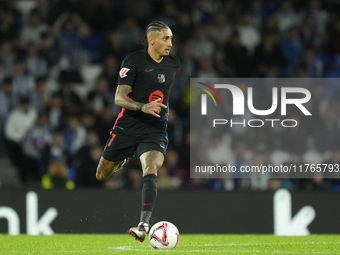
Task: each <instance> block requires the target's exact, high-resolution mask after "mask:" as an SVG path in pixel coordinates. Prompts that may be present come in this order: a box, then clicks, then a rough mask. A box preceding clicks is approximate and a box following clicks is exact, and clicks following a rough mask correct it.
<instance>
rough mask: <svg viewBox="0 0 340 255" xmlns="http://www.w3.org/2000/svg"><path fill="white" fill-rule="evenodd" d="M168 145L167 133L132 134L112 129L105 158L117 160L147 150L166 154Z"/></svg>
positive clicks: (134, 155) (135, 155)
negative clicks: (116, 131)
mask: <svg viewBox="0 0 340 255" xmlns="http://www.w3.org/2000/svg"><path fill="white" fill-rule="evenodd" d="M167 147H168V134H167V133H161V132H160V133H152V134H146V135H139V136H131V135H126V134H123V133H114V132H113V131H112V130H111V133H110V136H109V139H108V140H107V143H106V145H105V148H104V151H103V155H102V156H103V158H104V159H106V160H108V161H112V162H116V161H119V160H122V159H125V158H128V157H138V158H139V156H140V155H142V154H143V153H144V152H147V151H154V150H156V151H160V152H161V153H163V154H164V156H165V154H166V150H167Z"/></svg>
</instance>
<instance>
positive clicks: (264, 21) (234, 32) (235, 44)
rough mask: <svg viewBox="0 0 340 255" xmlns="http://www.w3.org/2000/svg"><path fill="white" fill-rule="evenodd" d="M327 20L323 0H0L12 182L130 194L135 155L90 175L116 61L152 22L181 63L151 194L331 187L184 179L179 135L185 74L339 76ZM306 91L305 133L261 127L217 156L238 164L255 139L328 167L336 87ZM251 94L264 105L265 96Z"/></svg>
mask: <svg viewBox="0 0 340 255" xmlns="http://www.w3.org/2000/svg"><path fill="white" fill-rule="evenodd" d="M339 14H340V2H339V1H334V0H324V1H320V0H308V1H304V0H291V1H289V0H283V1H276V0H275V1H274V0H238V1H234V0H195V1H192V0H176V1H170V0H138V1H133V0H86V1H80V0H30V1H26V0H8V1H0V131H1V134H2V135H1V138H0V139H1V140H0V147H1V148H0V151H1V154H2V156H3V157H8V158H9V159H10V160H11V162H12V164H13V166H15V168H16V169H17V173H18V178H20V180H21V183H22V185H32V183H33V184H34V185H37V184H39V185H42V186H43V187H44V188H52V187H64V186H65V187H66V188H68V189H73V188H74V187H76V188H78V187H105V188H108V189H122V188H133V189H139V188H140V186H141V169H140V166H139V165H138V160H133V161H131V162H130V163H129V165H128V167H127V168H126V169H125V170H124V171H122V172H120V173H119V174H117V175H114V176H112V177H111V178H110V179H109V180H108V181H106V182H104V183H101V182H98V181H97V180H96V179H95V170H96V167H97V163H98V161H99V159H100V156H101V152H102V149H103V146H104V145H105V143H106V139H107V137H108V134H109V131H110V129H111V127H112V125H113V123H114V121H115V118H116V117H117V115H118V113H119V111H120V109H119V107H117V106H115V104H114V93H115V90H116V86H117V75H118V71H119V68H120V63H121V61H122V60H123V59H124V57H125V56H126V55H127V54H128V53H130V52H132V51H134V50H138V49H141V48H142V46H141V45H140V44H139V42H140V41H141V40H142V39H143V35H144V31H143V30H144V28H145V26H146V25H147V24H148V23H149V22H150V21H151V20H162V21H164V22H166V23H167V24H168V25H169V26H170V28H171V29H172V31H173V34H174V39H173V40H174V41H173V45H174V46H173V49H172V54H176V55H177V56H179V58H180V59H181V66H180V69H179V70H178V73H177V76H176V79H175V81H174V84H173V88H172V95H171V101H170V112H171V114H170V117H169V138H170V145H169V149H168V153H167V157H166V160H165V163H164V166H163V167H162V168H161V169H160V170H159V173H158V187H159V188H160V189H193V188H204V189H216V190H276V189H278V188H279V187H286V188H288V189H290V190H308V191H312V190H340V187H339V184H338V181H337V180H326V179H323V178H322V177H318V176H316V177H315V178H314V179H305V180H302V179H294V180H283V179H264V180H262V181H252V180H241V181H240V180H221V179H217V180H209V179H207V180H197V179H190V175H189V161H190V160H189V159H190V153H189V141H190V140H193V139H199V138H198V137H194V135H191V134H190V132H189V105H190V98H189V78H190V77H199V78H205V77H207V78H209V77H211V78H215V77H315V78H316V77H340V15H339ZM310 89H311V91H312V96H313V100H312V104H311V107H312V109H313V113H314V114H316V115H317V116H318V120H320V121H319V122H318V123H315V125H314V124H313V127H316V128H315V129H312V128H311V126H310V125H308V123H303V124H302V125H301V126H299V128H295V129H291V132H287V133H284V134H283V135H282V136H276V135H275V134H272V133H270V132H271V131H270V130H269V131H268V130H267V131H266V132H264V133H263V136H262V137H253V138H254V139H243V140H237V139H235V141H233V142H231V143H230V147H229V148H228V150H227V151H228V154H229V155H228V157H231V158H232V159H233V160H234V162H235V163H236V164H238V165H240V164H243V163H242V160H248V159H245V158H244V155H245V152H246V151H247V150H250V149H253V150H254V148H253V147H252V146H253V145H254V144H261V142H264V141H265V140H267V141H266V142H265V144H270V146H269V147H268V146H267V148H262V152H261V153H262V154H263V155H267V156H268V153H269V154H270V153H271V152H272V151H283V152H285V153H287V154H290V155H292V156H294V157H296V158H297V159H298V160H300V162H302V161H303V160H304V155H306V152H308V150H309V149H310V148H311V147H313V148H314V152H315V154H313V155H318V156H319V157H324V158H325V160H328V161H329V162H333V163H335V162H336V163H340V150H339V145H340V130H339V121H340V118H339V117H340V100H339V99H340V86H333V87H330V88H328V87H327V88H325V87H323V86H321V85H320V86H314V87H313V88H310ZM265 90H266V89H265V88H264V90H263V91H265ZM258 98H260V99H261V98H262V99H266V98H267V99H268V100H271V97H270V95H269V96H265V93H260V94H259V95H258ZM255 101H256V100H255ZM264 101H266V100H264ZM269 103H270V102H269ZM231 133H232V132H231ZM232 137H233V136H232ZM234 137H237V136H236V135H235V136H234ZM261 139H262V140H261ZM259 140H261V141H259ZM311 140H313V141H311ZM218 142H219V141H216V143H217V144H218ZM311 143H312V144H313V145H310V144H311ZM216 146H217V145H216ZM219 151H223V150H219ZM259 153H260V152H259ZM261 153H260V154H261ZM325 153H326V154H325ZM257 155H258V154H257ZM324 155H326V156H324ZM260 156H261V155H260ZM259 158H260V157H254V158H253V160H255V161H256V159H259ZM254 163H256V162H254ZM245 164H249V160H248V163H245Z"/></svg>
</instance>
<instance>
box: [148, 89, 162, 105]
mask: <svg viewBox="0 0 340 255" xmlns="http://www.w3.org/2000/svg"><path fill="white" fill-rule="evenodd" d="M158 98H162V99H161V100H159V101H158V102H159V103H162V102H163V98H164V94H163V92H162V91H160V90H155V91H154V92H152V93H151V94H150V96H149V103H151V102H153V101H155V100H157V99H158Z"/></svg>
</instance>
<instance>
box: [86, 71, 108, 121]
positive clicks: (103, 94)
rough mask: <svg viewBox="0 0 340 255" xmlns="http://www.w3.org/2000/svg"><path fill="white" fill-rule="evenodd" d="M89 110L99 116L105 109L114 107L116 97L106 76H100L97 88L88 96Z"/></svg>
mask: <svg viewBox="0 0 340 255" xmlns="http://www.w3.org/2000/svg"><path fill="white" fill-rule="evenodd" d="M87 102H88V104H89V108H90V109H91V110H92V111H93V112H94V113H96V114H99V113H100V112H101V111H102V110H103V109H104V107H106V106H111V107H113V106H114V95H113V93H112V92H111V90H110V89H109V82H108V79H107V78H106V77H105V76H99V77H98V78H97V80H96V87H95V89H94V90H92V91H90V92H89V93H88V95H87Z"/></svg>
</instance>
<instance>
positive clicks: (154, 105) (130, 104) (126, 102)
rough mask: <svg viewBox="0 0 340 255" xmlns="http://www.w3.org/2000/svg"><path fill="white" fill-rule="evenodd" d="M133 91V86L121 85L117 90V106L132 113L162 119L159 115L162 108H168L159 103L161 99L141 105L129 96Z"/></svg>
mask: <svg viewBox="0 0 340 255" xmlns="http://www.w3.org/2000/svg"><path fill="white" fill-rule="evenodd" d="M130 91H131V86H129V85H119V86H118V87H117V90H116V97H115V103H116V105H118V106H120V107H122V108H125V109H127V110H131V111H142V112H144V113H147V114H152V115H154V116H156V117H158V118H160V116H159V113H160V112H161V107H163V108H167V107H166V105H164V104H162V103H160V102H159V100H161V98H159V99H157V100H155V101H153V102H151V103H147V104H143V103H139V102H136V101H134V100H132V99H131V98H129V97H128V96H127V95H128V94H129V93H130Z"/></svg>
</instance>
